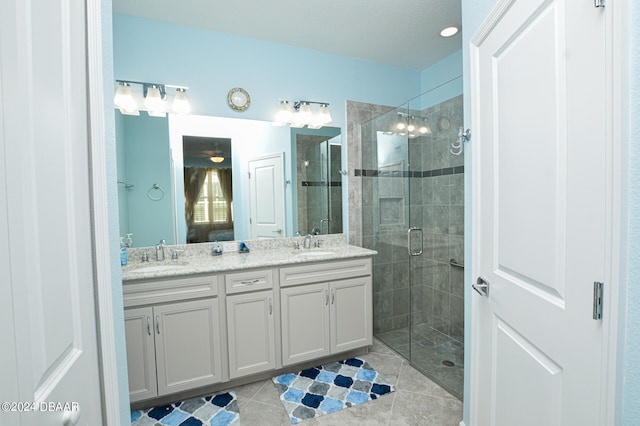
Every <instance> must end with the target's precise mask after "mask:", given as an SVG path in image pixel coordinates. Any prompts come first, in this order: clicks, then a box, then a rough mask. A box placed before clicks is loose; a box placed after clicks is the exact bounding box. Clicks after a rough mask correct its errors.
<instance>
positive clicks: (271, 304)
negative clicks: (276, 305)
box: [269, 298, 273, 315]
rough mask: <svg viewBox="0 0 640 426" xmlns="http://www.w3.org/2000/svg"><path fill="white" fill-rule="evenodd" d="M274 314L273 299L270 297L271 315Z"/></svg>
mask: <svg viewBox="0 0 640 426" xmlns="http://www.w3.org/2000/svg"><path fill="white" fill-rule="evenodd" d="M271 314H273V300H272V299H271V298H269V315H271Z"/></svg>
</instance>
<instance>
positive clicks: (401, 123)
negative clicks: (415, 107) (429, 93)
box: [385, 111, 431, 139]
mask: <svg viewBox="0 0 640 426" xmlns="http://www.w3.org/2000/svg"><path fill="white" fill-rule="evenodd" d="M385 134H387V135H397V136H408V137H409V138H411V139H415V138H417V137H419V136H426V135H430V134H431V127H429V120H428V119H427V118H426V117H420V116H417V115H410V114H407V113H405V112H400V111H398V112H397V116H396V119H395V120H394V121H393V122H392V123H391V126H390V128H389V131H387V132H385Z"/></svg>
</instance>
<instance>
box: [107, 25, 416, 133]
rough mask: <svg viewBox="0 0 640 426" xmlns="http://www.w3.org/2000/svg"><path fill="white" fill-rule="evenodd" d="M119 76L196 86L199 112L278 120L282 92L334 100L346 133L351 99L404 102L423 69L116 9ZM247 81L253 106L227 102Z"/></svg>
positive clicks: (191, 93) (289, 95) (195, 106)
mask: <svg viewBox="0 0 640 426" xmlns="http://www.w3.org/2000/svg"><path fill="white" fill-rule="evenodd" d="M114 53H115V59H114V64H115V78H117V79H131V80H137V81H147V82H159V83H169V84H178V85H185V86H189V88H190V89H189V91H188V96H189V100H190V102H191V105H192V108H193V113H194V114H199V115H211V116H219V117H236V118H246V119H254V120H267V121H271V120H273V118H274V117H275V113H276V111H277V107H278V104H279V99H288V100H290V101H291V100H294V99H295V100H299V99H304V100H311V101H321V102H329V103H330V104H331V113H332V115H333V119H334V122H333V123H332V124H331V125H332V126H336V127H342V128H343V133H345V124H344V117H345V109H346V100H347V99H349V100H355V101H359V102H369V103H375V104H382V105H400V104H401V103H403V102H405V101H406V100H407V99H409V98H412V97H414V96H416V95H417V94H419V93H420V75H419V73H417V72H415V71H412V70H408V69H404V68H399V67H393V66H389V65H382V64H376V63H373V62H367V61H362V60H357V59H351V58H346V57H341V56H335V55H329V54H325V53H321V52H317V51H312V50H307V49H301V48H296V47H290V46H285V45H282V44H276V43H270V42H265V41H260V40H254V39H249V38H244V37H238V36H233V35H228V34H223V33H218V32H213V31H207V30H202V29H197V28H192V27H186V26H179V25H172V24H167V23H163V22H159V21H151V20H145V19H140V18H136V17H131V16H126V15H118V14H116V15H114ZM237 86H239V87H243V88H244V89H246V90H247V91H248V92H249V94H250V96H251V106H250V107H249V109H248V110H246V111H244V112H242V113H238V112H235V111H233V110H231V109H230V108H229V107H228V105H227V92H228V91H229V89H231V88H233V87H237Z"/></svg>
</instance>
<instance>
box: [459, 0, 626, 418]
mask: <svg viewBox="0 0 640 426" xmlns="http://www.w3.org/2000/svg"><path fill="white" fill-rule="evenodd" d="M515 1H517V0H499V1H497V2H496V4H495V6H494V8H493V9H492V11H491V12H490V13H489V14H488V15H487V17H486V18H485V20H484V22H483V23H482V24H481V25H480V27H479V28H478V30H477V31H476V33H475V34H474V35H473V37H472V38H471V40H470V43H469V64H470V66H469V70H467V72H469V73H470V79H471V81H473V80H474V79H477V77H478V76H477V75H475V74H474V72H475V71H474V70H475V69H477V65H478V46H479V45H480V44H481V43H482V41H483V40H484V39H485V38H486V37H487V35H488V33H489V31H490V29H491V28H493V27H494V26H495V25H496V24H497V23H498V22H499V21H500V20H501V19H502V17H503V16H504V15H505V14H506V12H507V11H508V10H509V9H510V8H511V6H512V5H513V3H514V2H515ZM629 11H630V0H620V1H619V2H610V3H607V5H606V9H605V10H604V11H603V12H604V13H606V30H605V31H606V41H605V44H606V65H605V66H606V81H605V86H606V97H607V99H606V105H605V108H606V113H605V126H606V128H607V129H606V133H607V141H606V159H605V162H606V166H605V167H606V170H605V172H606V182H605V185H606V191H607V197H606V224H607V225H606V226H607V228H606V249H605V250H606V252H607V253H609V257H608V259H606V263H605V293H604V302H603V304H604V306H603V312H604V321H603V342H605V343H604V344H603V349H602V372H603V377H604V381H603V384H602V386H603V397H602V401H601V403H602V408H603V409H602V411H601V418H600V423H601V424H615V420H616V419H617V418H618V417H619V414H621V413H617V412H616V410H617V408H618V407H619V406H620V401H619V400H620V399H621V398H622V394H621V393H620V394H619V393H617V391H618V390H619V388H620V385H619V382H620V381H621V377H622V370H620V368H622V366H618V365H617V361H618V360H619V358H620V354H619V351H618V345H619V344H620V343H621V342H623V340H624V336H619V335H618V334H619V332H620V330H623V329H624V316H623V315H622V316H621V315H619V307H624V303H622V301H621V297H624V287H625V284H626V282H625V281H624V279H625V273H624V267H625V265H624V262H623V257H624V250H625V247H626V246H627V242H628V238H627V233H626V232H625V228H626V225H625V224H624V222H623V221H624V218H625V216H626V210H627V208H626V206H627V203H626V199H627V195H626V194H625V193H624V190H625V189H626V183H625V182H626V178H627V176H628V174H629V165H628V161H627V159H626V156H625V153H626V152H628V146H629V134H628V125H629V122H630V121H629V95H628V93H627V92H628V90H627V91H625V88H628V82H629V78H630V76H629V75H628V72H627V71H626V65H628V63H629V57H628V52H629V49H628V47H629V26H628V23H627V20H625V19H624V17H625V16H629ZM470 92H471V102H470V105H471V111H470V112H469V113H470V116H471V129H472V131H473V132H474V134H475V135H478V134H479V129H480V128H481V127H482V123H481V122H480V121H479V120H478V119H477V116H476V115H474V114H473V113H472V111H473V110H477V109H478V108H479V104H478V101H477V98H478V93H476V92H475V90H474V89H473V85H471V87H470ZM476 138H477V136H476ZM472 142H473V139H472ZM477 143H478V141H477V140H476V142H475V144H477ZM473 145H474V143H472V146H473ZM479 160H480V159H479V155H478V152H477V150H474V149H473V148H472V149H471V176H472V177H471V183H470V185H467V190H468V189H471V191H470V192H471V213H470V218H471V244H470V245H467V250H468V251H469V250H470V253H474V252H477V251H478V250H479V243H478V234H479V232H480V230H479V221H478V220H477V217H478V214H477V213H478V212H479V211H480V205H479V202H478V197H477V195H476V194H479V193H480V188H479V184H478V179H477V177H478V174H479V171H480V167H481V164H480V161H479ZM469 186H470V188H469ZM466 214H467V215H469V212H468V211H467V213H466ZM467 256H468V258H470V259H471V262H470V264H471V273H470V275H469V276H467V280H466V284H465V286H466V290H465V292H466V297H465V300H466V301H467V302H469V301H471V309H470V310H469V311H467V312H470V314H469V313H468V314H467V317H466V319H465V323H466V324H468V325H469V327H470V331H469V330H467V333H469V335H470V338H469V339H468V340H467V341H470V342H471V347H470V351H469V352H470V356H469V359H470V362H469V363H467V365H469V366H470V367H469V372H468V373H466V374H465V376H466V378H467V381H466V384H467V385H468V386H469V387H470V390H469V392H465V393H467V394H468V395H471V397H470V398H469V400H467V401H465V414H466V416H465V417H467V416H468V417H467V418H465V420H464V421H463V422H461V423H460V424H461V425H464V424H465V423H464V422H465V421H466V422H467V423H468V424H469V425H474V423H473V419H472V418H469V417H471V416H472V415H473V413H475V412H476V411H477V405H478V404H480V403H482V401H480V397H479V395H480V394H481V393H482V391H481V390H480V389H474V388H473V386H472V383H477V381H478V377H477V372H478V371H479V369H480V368H481V367H480V366H477V365H475V360H476V359H477V355H478V354H477V350H476V348H477V347H478V345H477V344H476V342H477V341H476V339H477V338H478V333H477V332H476V331H475V330H477V328H478V327H480V324H479V319H480V316H479V314H478V310H477V309H476V308H475V307H474V304H475V303H477V301H478V299H479V298H472V297H471V293H472V289H471V284H472V281H473V277H476V276H478V271H479V270H480V265H479V262H478V259H477V258H476V257H474V256H473V255H472V254H471V255H469V254H468V255H467ZM473 300H476V302H473ZM618 420H619V419H618Z"/></svg>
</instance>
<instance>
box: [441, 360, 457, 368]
mask: <svg viewBox="0 0 640 426" xmlns="http://www.w3.org/2000/svg"><path fill="white" fill-rule="evenodd" d="M442 364H444V365H446V366H447V367H454V366H455V364H454V363H453V361H449V360H448V359H445V360H444V361H442Z"/></svg>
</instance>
